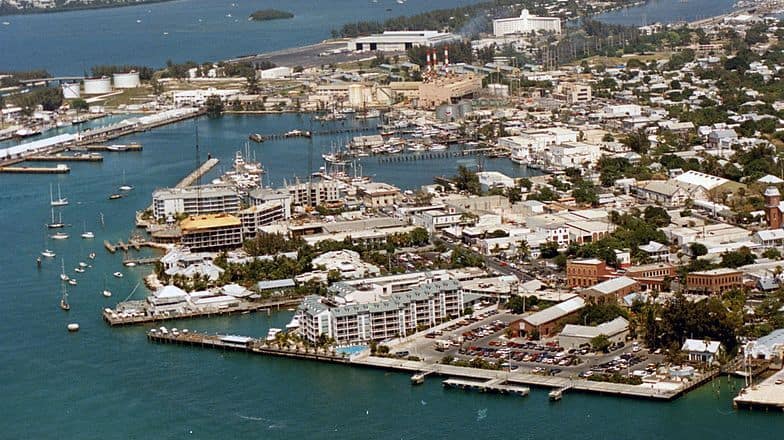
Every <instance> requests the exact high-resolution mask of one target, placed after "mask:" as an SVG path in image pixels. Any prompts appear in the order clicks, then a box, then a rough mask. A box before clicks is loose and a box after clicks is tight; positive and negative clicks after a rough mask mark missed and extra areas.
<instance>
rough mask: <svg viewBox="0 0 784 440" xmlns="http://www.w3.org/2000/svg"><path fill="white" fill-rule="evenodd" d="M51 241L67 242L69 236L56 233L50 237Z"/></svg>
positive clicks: (63, 233)
mask: <svg viewBox="0 0 784 440" xmlns="http://www.w3.org/2000/svg"><path fill="white" fill-rule="evenodd" d="M51 237H52V240H67V239H68V237H69V235H68V234H66V233H65V232H56V233H54V234H52V235H51Z"/></svg>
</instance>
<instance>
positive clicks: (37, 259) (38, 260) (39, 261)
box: [35, 257, 41, 269]
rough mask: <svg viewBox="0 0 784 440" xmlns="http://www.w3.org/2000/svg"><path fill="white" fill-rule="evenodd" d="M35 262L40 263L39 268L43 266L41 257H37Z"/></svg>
mask: <svg viewBox="0 0 784 440" xmlns="http://www.w3.org/2000/svg"><path fill="white" fill-rule="evenodd" d="M35 264H37V265H38V268H39V269H40V268H41V257H37V258H36V259H35Z"/></svg>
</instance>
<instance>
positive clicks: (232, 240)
mask: <svg viewBox="0 0 784 440" xmlns="http://www.w3.org/2000/svg"><path fill="white" fill-rule="evenodd" d="M180 229H181V230H182V244H183V246H186V247H187V248H188V249H190V250H191V251H200V250H218V249H227V248H235V247H238V246H240V245H242V222H241V221H240V219H239V218H237V217H235V216H233V215H229V214H207V215H199V216H191V217H188V218H186V219H184V220H182V221H181V222H180Z"/></svg>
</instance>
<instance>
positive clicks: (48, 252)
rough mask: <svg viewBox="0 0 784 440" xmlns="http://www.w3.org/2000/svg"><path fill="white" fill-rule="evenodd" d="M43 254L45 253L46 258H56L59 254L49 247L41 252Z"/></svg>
mask: <svg viewBox="0 0 784 440" xmlns="http://www.w3.org/2000/svg"><path fill="white" fill-rule="evenodd" d="M41 255H43V256H44V257H46V258H54V257H56V256H57V254H55V253H54V251H52V250H49V249H45V250H44V251H43V252H41Z"/></svg>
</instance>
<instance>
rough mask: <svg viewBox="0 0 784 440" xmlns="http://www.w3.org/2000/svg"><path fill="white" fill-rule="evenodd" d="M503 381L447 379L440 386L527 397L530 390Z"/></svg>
mask: <svg viewBox="0 0 784 440" xmlns="http://www.w3.org/2000/svg"><path fill="white" fill-rule="evenodd" d="M505 382H506V381H505V380H504V379H490V380H488V381H484V382H481V381H475V380H464V379H447V380H445V381H444V382H442V384H443V385H444V386H445V387H447V388H459V389H469V390H476V391H481V392H483V393H488V392H489V393H500V394H516V395H518V396H527V395H528V393H529V392H531V389H530V388H528V387H521V386H518V385H510V384H507V383H505Z"/></svg>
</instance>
